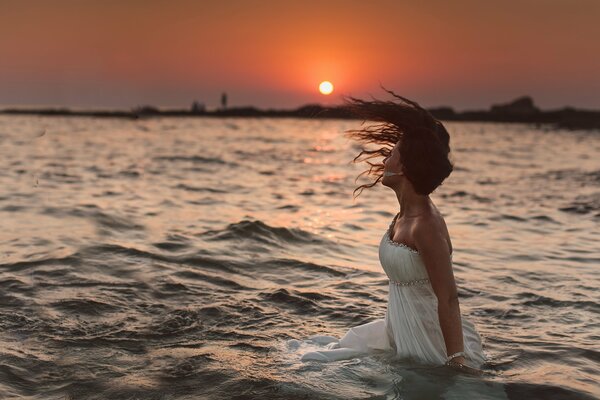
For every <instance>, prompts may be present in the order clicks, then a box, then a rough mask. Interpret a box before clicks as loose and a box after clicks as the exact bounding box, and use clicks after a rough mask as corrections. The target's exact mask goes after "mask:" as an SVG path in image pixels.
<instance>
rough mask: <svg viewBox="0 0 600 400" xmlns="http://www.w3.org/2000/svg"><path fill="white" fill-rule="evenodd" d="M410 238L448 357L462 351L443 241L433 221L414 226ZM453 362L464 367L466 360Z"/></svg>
mask: <svg viewBox="0 0 600 400" xmlns="http://www.w3.org/2000/svg"><path fill="white" fill-rule="evenodd" d="M412 234H413V238H414V240H415V245H416V246H417V250H418V251H419V254H420V255H421V259H422V260H423V263H424V264H425V267H426V269H427V273H428V275H429V281H430V282H431V287H432V288H433V291H434V293H435V295H436V297H437V299H438V318H439V321H440V327H441V328H442V333H443V335H444V341H445V343H446V353H447V355H451V354H454V353H456V352H459V351H464V343H463V332H462V321H461V317H460V305H459V302H458V292H457V289H456V283H455V281H454V272H453V270H452V262H451V260H450V251H449V250H448V243H447V241H446V238H445V237H444V235H443V232H442V230H441V229H439V228H438V226H437V224H436V221H435V220H433V219H430V220H424V221H422V223H420V224H416V226H415V228H414V230H413V232H412ZM453 361H454V362H458V363H464V361H465V360H464V357H462V356H461V357H456V358H454V359H453Z"/></svg>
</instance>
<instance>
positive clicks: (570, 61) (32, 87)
mask: <svg viewBox="0 0 600 400" xmlns="http://www.w3.org/2000/svg"><path fill="white" fill-rule="evenodd" d="M350 3H351V4H352V6H350ZM2 4H3V5H2V6H1V9H2V11H1V12H0V54H2V62H1V63H0V77H2V79H0V107H2V106H11V105H48V106H50V105H56V106H75V107H79V106H81V107H123V108H130V107H133V106H136V105H138V104H153V105H155V106H165V107H180V106H188V105H189V104H191V102H192V101H193V100H198V101H199V102H202V103H205V104H206V106H207V107H217V106H219V104H220V101H221V95H222V93H223V92H227V96H228V106H232V107H233V106H245V105H254V106H257V107H273V106H277V107H284V108H288V107H298V106H301V105H303V104H306V103H311V102H321V101H325V100H327V102H329V103H330V104H334V103H339V102H340V101H341V100H340V97H338V96H337V94H341V93H344V94H351V95H354V96H357V97H369V96H370V95H373V96H376V97H379V96H382V95H385V93H384V92H383V91H382V90H380V86H379V83H382V84H383V85H384V86H385V87H387V88H389V89H392V90H394V91H395V92H397V93H402V94H403V95H405V96H408V97H410V98H414V99H415V100H418V101H419V103H420V104H421V105H423V106H426V107H435V106H443V105H447V106H452V107H454V108H455V109H456V110H466V109H478V108H487V107H489V106H490V105H491V104H493V103H495V102H503V101H509V100H512V99H514V98H515V97H517V96H522V95H530V96H532V97H533V98H534V100H535V103H536V105H538V106H540V107H542V108H548V107H560V106H565V105H571V106H576V107H586V108H591V109H596V108H600V97H598V92H600V80H599V79H597V75H598V70H599V69H600V52H599V51H598V45H597V40H595V38H598V37H600V24H598V23H597V20H598V15H600V1H594V0H573V1H564V0H547V1H544V2H543V4H544V5H543V7H542V6H540V2H538V1H535V0H522V1H519V2H508V3H506V4H504V3H496V2H477V1H467V0H456V1H452V2H443V1H437V0H423V1H419V2H400V1H385V2H384V1H381V2H356V4H355V2H344V1H341V0H331V1H327V2H322V1H319V2H316V1H315V2H312V3H311V2H308V3H307V2H276V1H272V0H271V1H269V0H264V1H254V0H247V1H246V0H245V1H236V2H193V1H179V0H173V1H172V2H108V3H106V2H73V1H68V0H56V1H51V2H44V1H39V2H35V6H32V4H31V3H30V2H19V1H14V2H6V4H5V3H2ZM315 7H318V9H319V12H315ZM531 15H535V16H536V17H535V19H534V20H532V19H531V18H530V17H529V16H531ZM133 16H135V23H132V17H133ZM332 16H335V18H332ZM582 60H585V61H582ZM541 68H543V69H544V73H543V74H541V73H540V69H541ZM326 79H331V82H335V90H334V91H333V92H332V93H331V94H330V95H329V96H327V98H326V97H325V96H324V94H325V93H326V92H324V91H322V90H315V89H317V87H318V85H319V83H320V82H322V81H324V80H326Z"/></svg>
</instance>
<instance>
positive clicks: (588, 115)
mask: <svg viewBox="0 0 600 400" xmlns="http://www.w3.org/2000/svg"><path fill="white" fill-rule="evenodd" d="M428 111H429V112H430V113H431V114H432V115H433V116H434V117H435V118H437V119H440V120H444V121H473V122H521V123H533V124H538V125H539V124H544V125H546V124H549V125H554V127H556V128H565V129H598V130H600V111H592V110H577V109H575V108H572V107H564V108H561V109H557V110H548V111H542V110H540V109H538V108H537V107H535V106H534V105H533V100H532V99H531V98H530V97H528V96H524V97H521V98H518V99H516V100H514V101H512V102H510V103H506V104H499V105H493V106H492V107H491V108H490V109H489V110H474V111H463V112H456V111H454V110H453V109H452V108H451V107H438V108H430V109H428ZM0 114H10V115H45V116H66V117H94V118H127V119H141V118H152V117H281V118H310V119H312V118H335V119H358V118H356V117H355V116H353V115H351V114H349V113H348V111H347V110H345V109H344V108H343V106H332V107H326V106H321V105H319V104H308V105H305V106H302V107H299V108H297V109H292V110H276V109H267V110H261V109H258V108H255V107H231V108H226V109H218V110H214V111H207V110H198V109H194V110H189V109H175V110H160V109H158V108H156V107H153V106H142V107H137V108H135V109H132V110H130V111H124V110H123V111H119V110H116V111H100V110H70V109H68V108H36V109H28V108H6V109H3V110H0Z"/></svg>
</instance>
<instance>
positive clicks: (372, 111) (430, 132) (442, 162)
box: [343, 85, 453, 198]
mask: <svg viewBox="0 0 600 400" xmlns="http://www.w3.org/2000/svg"><path fill="white" fill-rule="evenodd" d="M381 88H382V89H383V90H385V91H386V92H388V93H389V94H391V95H392V96H394V97H395V98H397V99H399V100H400V102H399V103H398V102H394V101H383V100H377V99H375V98H373V100H372V101H366V100H361V99H358V98H355V97H352V96H343V98H344V105H343V108H344V109H345V110H346V111H348V112H349V113H350V114H352V115H354V116H357V117H359V118H361V119H362V120H363V121H362V123H361V127H362V128H361V129H351V130H348V131H346V132H345V134H344V135H345V136H346V137H349V138H351V139H354V140H357V141H358V142H360V143H362V144H376V145H380V147H379V148H376V149H371V150H369V149H366V148H364V147H363V148H362V150H361V152H360V153H359V154H358V155H357V156H356V157H354V159H353V160H352V162H353V163H358V162H362V161H365V162H366V163H367V164H369V166H370V167H369V169H368V170H365V171H363V172H362V173H361V174H360V175H358V176H357V177H356V179H355V182H356V181H357V180H358V178H360V177H361V176H362V175H365V174H366V175H367V176H369V175H373V176H375V177H376V179H375V180H374V181H373V182H371V183H368V184H363V185H360V186H358V187H357V188H356V189H354V191H353V192H352V194H353V196H354V193H356V192H357V191H358V194H357V195H356V196H354V198H356V197H358V196H359V195H360V194H361V193H362V191H363V190H364V189H366V188H371V187H373V186H375V185H376V184H377V183H378V182H379V181H380V180H381V179H382V177H383V169H384V165H383V162H382V161H379V162H375V163H373V162H371V161H369V160H371V159H373V158H378V157H382V159H383V158H385V157H387V156H389V154H390V152H391V150H392V148H393V147H394V145H395V144H396V143H397V142H398V140H400V139H401V138H402V139H403V140H402V142H401V143H400V154H401V158H402V164H403V168H404V173H405V175H406V177H407V178H408V179H409V180H410V182H411V183H412V184H413V186H414V188H415V191H416V192H417V193H419V194H423V195H425V194H429V193H431V192H432V191H433V190H434V189H435V188H436V187H437V186H439V185H440V184H441V183H442V181H443V180H444V179H445V178H446V177H448V176H449V175H450V173H451V172H452V169H453V166H452V163H451V162H450V160H449V158H448V154H449V152H450V146H449V141H450V136H449V134H448V132H447V131H446V129H445V128H444V126H443V125H442V123H441V122H440V121H438V120H437V119H436V118H434V117H433V115H431V113H429V111H427V110H425V109H424V108H423V107H421V106H420V105H419V104H418V103H417V102H415V101H412V100H409V99H407V98H405V97H402V96H399V95H397V94H396V93H394V92H393V91H391V90H388V89H386V88H385V87H383V85H381ZM371 97H372V96H371ZM367 120H370V121H375V122H379V123H378V124H375V125H371V126H366V127H365V126H364V123H365V122H366V121H367Z"/></svg>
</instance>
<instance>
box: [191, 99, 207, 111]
mask: <svg viewBox="0 0 600 400" xmlns="http://www.w3.org/2000/svg"><path fill="white" fill-rule="evenodd" d="M191 111H192V112H193V113H194V114H200V113H203V112H205V111H206V107H205V106H204V103H199V102H198V101H195V100H194V102H193V103H192V109H191Z"/></svg>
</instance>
